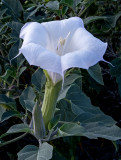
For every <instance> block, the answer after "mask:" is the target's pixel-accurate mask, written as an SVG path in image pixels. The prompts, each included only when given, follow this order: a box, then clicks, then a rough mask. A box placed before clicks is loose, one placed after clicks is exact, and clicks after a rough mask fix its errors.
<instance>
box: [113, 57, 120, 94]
mask: <svg viewBox="0 0 121 160" xmlns="http://www.w3.org/2000/svg"><path fill="white" fill-rule="evenodd" d="M112 64H113V66H112V67H111V75H112V76H114V77H116V82H117V84H118V88H119V93H120V96H121V56H120V57H118V58H116V59H114V60H113V61H112Z"/></svg>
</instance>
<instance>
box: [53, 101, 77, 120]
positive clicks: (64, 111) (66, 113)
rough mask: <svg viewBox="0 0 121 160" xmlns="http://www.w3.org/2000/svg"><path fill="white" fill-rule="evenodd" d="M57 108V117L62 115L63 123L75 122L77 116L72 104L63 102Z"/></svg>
mask: <svg viewBox="0 0 121 160" xmlns="http://www.w3.org/2000/svg"><path fill="white" fill-rule="evenodd" d="M57 108H59V111H57V112H56V115H61V120H62V121H67V122H70V121H73V119H74V118H75V116H76V115H75V114H74V113H73V112H72V110H71V103H68V102H67V101H65V100H61V101H59V103H58V104H57Z"/></svg>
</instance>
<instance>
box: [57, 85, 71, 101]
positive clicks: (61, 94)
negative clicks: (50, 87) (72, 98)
mask: <svg viewBox="0 0 121 160" xmlns="http://www.w3.org/2000/svg"><path fill="white" fill-rule="evenodd" d="M70 87H71V86H67V87H65V88H64V89H63V90H61V92H60V94H59V96H58V99H57V101H58V102H59V101H60V100H61V99H64V98H65V97H66V94H67V92H68V90H69V88H70Z"/></svg>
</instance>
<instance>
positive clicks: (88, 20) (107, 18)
mask: <svg viewBox="0 0 121 160" xmlns="http://www.w3.org/2000/svg"><path fill="white" fill-rule="evenodd" d="M120 16H121V12H119V13H117V14H115V15H113V16H112V15H111V16H110V15H108V16H91V17H87V18H85V19H84V24H85V25H88V24H89V23H92V22H94V21H97V20H104V21H107V22H108V23H109V25H110V26H111V28H114V27H115V26H116V22H117V20H118V19H119V18H120Z"/></svg>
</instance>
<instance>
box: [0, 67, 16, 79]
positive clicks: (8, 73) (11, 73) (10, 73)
mask: <svg viewBox="0 0 121 160" xmlns="http://www.w3.org/2000/svg"><path fill="white" fill-rule="evenodd" d="M15 75H16V73H15V70H13V69H12V68H9V69H7V70H6V72H5V73H4V75H2V76H0V78H2V79H3V80H5V81H7V79H8V78H9V77H15Z"/></svg>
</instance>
